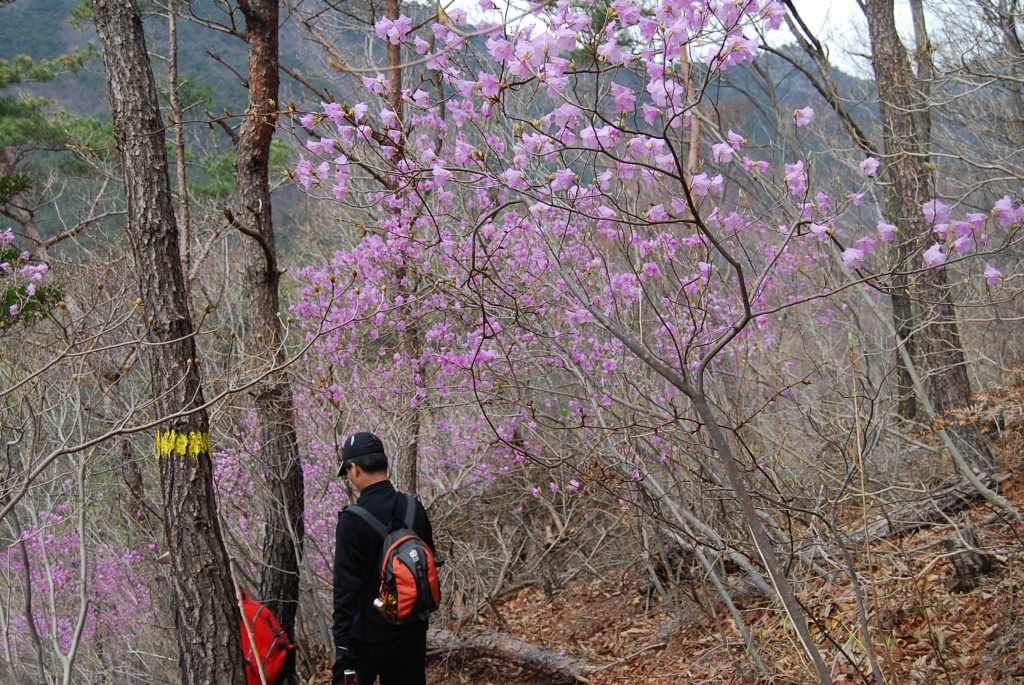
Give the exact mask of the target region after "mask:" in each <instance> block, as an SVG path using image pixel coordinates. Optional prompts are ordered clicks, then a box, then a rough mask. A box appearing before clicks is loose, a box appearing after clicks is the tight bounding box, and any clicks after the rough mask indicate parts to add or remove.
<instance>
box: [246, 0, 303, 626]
mask: <svg viewBox="0 0 1024 685" xmlns="http://www.w3.org/2000/svg"><path fill="white" fill-rule="evenodd" d="M238 6H239V8H240V9H241V10H242V14H243V15H244V16H245V27H246V38H247V40H248V44H249V105H248V107H247V108H246V116H245V119H244V121H243V122H242V127H241V130H240V131H239V133H238V144H237V148H236V157H235V173H236V177H237V180H238V205H239V207H238V211H237V212H236V213H235V217H236V219H237V220H238V221H240V222H241V230H242V231H243V233H245V236H246V237H245V238H244V239H243V244H244V255H245V286H246V292H247V294H248V298H249V312H250V315H251V317H252V322H253V328H252V338H253V339H252V341H251V345H252V347H251V349H252V350H254V351H255V352H256V353H257V354H259V355H260V356H261V357H262V359H261V361H262V363H264V364H266V365H267V366H281V365H282V364H283V363H284V361H285V358H286V356H285V350H284V332H283V329H282V324H281V318H280V292H279V281H280V271H278V268H277V246H276V241H275V236H274V220H273V215H272V212H271V199H270V144H271V141H272V140H273V136H274V128H275V125H276V121H277V99H278V89H279V86H280V76H279V73H278V67H279V61H280V60H279V46H278V0H239V3H238ZM254 405H255V408H256V413H257V416H258V417H259V424H260V431H261V441H260V442H261V452H260V455H261V458H262V460H263V464H262V467H263V470H264V474H265V476H266V486H267V490H266V491H267V497H266V500H265V507H264V510H265V514H266V530H265V533H264V541H263V569H262V573H261V578H260V601H261V602H262V603H263V604H264V605H266V606H267V607H268V608H269V609H270V610H271V611H273V612H274V614H276V615H277V618H278V620H279V621H280V622H281V626H282V627H283V628H284V629H285V630H286V631H287V632H288V634H289V635H292V636H294V635H295V615H296V612H297V610H298V606H299V558H300V557H301V555H302V540H303V536H304V534H305V530H304V525H303V511H304V507H305V504H304V491H305V486H304V482H303V475H302V464H301V463H300V461H299V447H298V439H297V437H296V433H295V413H294V406H293V400H292V388H291V382H290V381H289V379H288V376H287V375H286V374H285V373H284V372H283V371H282V372H278V373H274V374H272V375H270V376H269V377H268V378H267V380H266V381H264V382H263V383H262V384H260V386H259V387H258V388H257V389H256V393H255V399H254Z"/></svg>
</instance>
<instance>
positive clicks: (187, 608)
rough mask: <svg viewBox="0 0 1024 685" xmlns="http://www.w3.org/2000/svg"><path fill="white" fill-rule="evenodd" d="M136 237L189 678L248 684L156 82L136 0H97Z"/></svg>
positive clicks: (183, 662)
mask: <svg viewBox="0 0 1024 685" xmlns="http://www.w3.org/2000/svg"><path fill="white" fill-rule="evenodd" d="M93 8H94V11H95V18H96V31H97V34H98V36H99V40H100V46H101V48H102V51H103V62H104V65H105V67H106V73H107V84H108V89H109V94H110V109H111V114H112V117H113V121H114V135H115V136H116V138H117V141H118V151H119V152H120V156H121V164H122V167H123V173H124V184H125V194H126V196H127V200H128V236H129V239H130V241H131V244H132V249H133V251H134V253H135V262H136V268H137V269H138V277H139V293H140V295H141V298H142V300H143V302H144V311H145V315H146V317H147V333H146V342H147V349H146V356H147V362H148V363H149V367H150V373H151V376H152V385H153V410H154V413H155V414H156V415H157V416H162V417H167V418H166V420H165V421H164V423H163V424H161V426H160V428H159V430H158V431H157V434H156V450H157V455H158V456H159V458H160V482H161V491H162V493H163V498H164V507H165V516H164V529H165V533H166V536H167V545H168V548H169V551H170V561H171V575H172V579H173V584H174V593H175V599H176V606H175V625H176V628H177V634H178V650H179V655H178V658H179V664H180V666H181V671H182V675H181V677H182V682H183V683H187V684H188V683H195V684H196V685H207V684H210V683H215V684H223V685H244V683H245V681H246V677H245V670H244V668H243V667H242V658H241V656H242V647H241V643H240V641H239V630H238V626H239V614H238V610H237V608H236V607H235V603H234V600H233V594H234V593H233V591H232V586H231V575H230V567H229V564H228V557H227V553H226V552H225V550H224V542H223V540H222V538H221V530H220V524H219V522H218V519H217V510H216V503H215V500H214V494H213V466H212V463H211V460H210V430H209V418H208V416H207V413H206V411H205V410H204V409H200V408H199V407H201V406H202V404H203V392H202V383H201V379H200V376H199V359H198V357H197V354H196V346H195V340H194V339H193V329H192V319H191V316H190V314H189V310H188V303H187V300H186V298H185V283H184V276H183V274H182V271H181V262H180V253H179V250H178V233H177V227H176V225H175V221H174V213H173V209H172V205H171V190H170V178H169V172H168V165H167V152H166V149H165V147H164V132H163V125H162V123H161V121H160V112H159V106H158V101H157V93H156V84H155V82H154V79H153V71H152V67H151V65H150V63H149V56H148V53H147V51H146V41H145V35H144V33H143V28H142V19H141V18H140V16H139V10H138V7H137V6H136V4H135V2H134V0H96V2H94V4H93Z"/></svg>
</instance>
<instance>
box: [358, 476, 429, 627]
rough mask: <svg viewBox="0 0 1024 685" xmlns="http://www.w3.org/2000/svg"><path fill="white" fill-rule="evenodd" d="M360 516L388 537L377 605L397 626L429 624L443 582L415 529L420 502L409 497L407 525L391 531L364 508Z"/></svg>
mask: <svg viewBox="0 0 1024 685" xmlns="http://www.w3.org/2000/svg"><path fill="white" fill-rule="evenodd" d="M346 511H351V512H352V513H353V514H358V515H359V517H360V518H362V519H363V520H364V521H366V522H367V523H369V524H370V527H371V528H373V529H374V530H375V531H376V532H377V534H378V535H380V536H381V537H382V538H384V547H383V551H382V553H381V560H380V592H379V594H378V596H377V599H375V600H374V602H373V605H374V606H375V607H377V610H378V611H380V613H381V615H382V616H384V618H385V619H387V620H388V621H390V622H391V623H394V624H395V625H402V624H405V623H412V622H414V621H425V620H427V618H428V617H429V616H430V614H432V613H433V612H434V611H435V610H436V609H437V607H438V606H439V605H440V604H441V581H440V579H439V578H438V575H437V562H436V561H435V560H434V553H433V551H431V549H430V547H428V546H427V544H426V543H425V542H423V540H421V539H420V537H419V536H418V535H417V534H416V531H414V530H413V528H412V525H413V520H414V519H415V516H416V500H415V499H414V498H413V497H412V495H406V509H405V526H404V527H400V528H397V529H395V530H389V529H388V527H387V526H386V525H384V523H383V522H381V520H380V519H378V518H377V517H376V516H374V515H373V514H371V513H370V512H369V511H367V510H366V509H363V508H362V507H360V506H357V505H353V506H350V507H348V509H347V510H346Z"/></svg>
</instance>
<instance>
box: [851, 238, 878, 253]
mask: <svg viewBox="0 0 1024 685" xmlns="http://www.w3.org/2000/svg"><path fill="white" fill-rule="evenodd" d="M877 244H878V243H877V242H876V241H875V239H874V238H872V237H871V236H869V235H866V236H864V237H863V238H860V239H859V240H857V242H855V243H854V244H853V245H854V247H856V248H857V249H858V250H862V251H863V252H864V254H871V253H872V252H874V251H875V245H877Z"/></svg>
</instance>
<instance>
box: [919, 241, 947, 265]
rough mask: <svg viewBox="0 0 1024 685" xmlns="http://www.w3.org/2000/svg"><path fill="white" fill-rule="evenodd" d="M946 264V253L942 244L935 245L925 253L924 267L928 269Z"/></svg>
mask: <svg viewBox="0 0 1024 685" xmlns="http://www.w3.org/2000/svg"><path fill="white" fill-rule="evenodd" d="M945 263H946V253H945V252H943V251H942V243H935V244H934V245H932V246H931V247H929V248H928V249H927V250H925V251H924V265H925V266H927V267H928V268H932V267H935V266H941V265H943V264H945Z"/></svg>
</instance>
